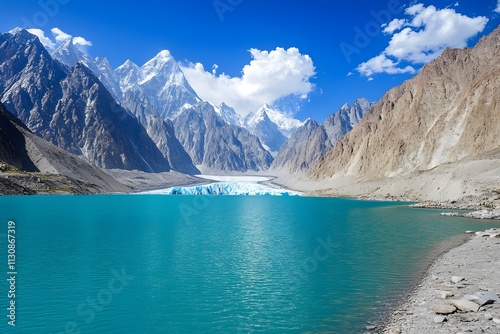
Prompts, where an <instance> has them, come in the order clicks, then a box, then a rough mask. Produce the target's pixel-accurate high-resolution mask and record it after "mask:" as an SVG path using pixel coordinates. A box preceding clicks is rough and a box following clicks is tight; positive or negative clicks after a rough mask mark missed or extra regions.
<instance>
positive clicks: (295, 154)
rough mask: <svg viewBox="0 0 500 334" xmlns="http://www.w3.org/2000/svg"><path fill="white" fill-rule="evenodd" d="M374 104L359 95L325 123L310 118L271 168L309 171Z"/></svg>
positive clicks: (288, 170)
mask: <svg viewBox="0 0 500 334" xmlns="http://www.w3.org/2000/svg"><path fill="white" fill-rule="evenodd" d="M372 105H373V103H371V102H369V101H368V100H367V99H365V98H360V99H358V100H356V101H355V102H354V104H353V105H352V106H350V105H349V104H347V103H346V104H345V105H344V106H342V108H340V110H339V111H337V112H336V113H334V114H332V115H330V116H329V117H328V118H327V119H326V120H325V122H324V123H323V124H319V123H317V122H316V121H314V120H311V119H309V120H307V121H306V123H305V125H303V126H302V127H300V128H299V129H298V130H297V131H296V132H295V133H294V134H293V135H292V136H291V137H290V139H289V140H288V141H287V142H286V143H285V144H284V145H283V146H282V147H281V149H280V151H279V152H278V154H277V155H276V157H275V159H274V161H273V164H272V165H271V169H272V170H274V171H281V172H285V173H292V174H293V173H297V172H304V171H306V170H307V169H309V167H310V166H312V165H313V164H314V163H316V162H318V161H319V160H320V159H321V158H323V157H324V156H325V154H326V153H327V152H328V151H329V150H330V149H331V148H332V147H333V145H335V143H336V142H337V141H338V140H339V139H340V138H342V137H343V136H344V135H345V134H346V133H348V132H349V131H351V130H352V128H353V127H354V126H356V125H357V124H358V123H359V122H360V121H361V119H362V118H363V115H364V114H365V112H366V111H368V109H369V108H370V107H371V106H372Z"/></svg>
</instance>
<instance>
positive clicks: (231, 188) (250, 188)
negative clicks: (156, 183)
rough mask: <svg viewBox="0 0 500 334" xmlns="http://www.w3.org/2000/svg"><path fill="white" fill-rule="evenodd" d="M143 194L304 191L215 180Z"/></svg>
mask: <svg viewBox="0 0 500 334" xmlns="http://www.w3.org/2000/svg"><path fill="white" fill-rule="evenodd" d="M142 194H155V195H232V196H301V195H302V193H300V192H297V191H292V190H288V189H284V188H273V187H270V186H266V185H263V184H259V183H252V182H215V183H210V184H204V185H199V186H191V187H171V188H167V189H160V190H153V191H148V192H144V193H142Z"/></svg>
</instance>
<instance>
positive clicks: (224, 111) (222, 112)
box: [210, 102, 243, 126]
mask: <svg viewBox="0 0 500 334" xmlns="http://www.w3.org/2000/svg"><path fill="white" fill-rule="evenodd" d="M210 104H211V105H212V107H213V108H214V110H215V112H216V113H217V115H218V116H219V117H220V118H222V120H223V121H224V122H226V123H227V124H229V125H237V126H241V125H242V124H243V118H242V117H241V116H240V115H239V114H238V113H236V111H235V110H234V108H232V107H230V106H228V105H227V104H225V103H224V102H222V103H221V105H220V106H216V105H215V104H213V103H210Z"/></svg>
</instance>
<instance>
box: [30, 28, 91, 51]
mask: <svg viewBox="0 0 500 334" xmlns="http://www.w3.org/2000/svg"><path fill="white" fill-rule="evenodd" d="M27 30H28V32H29V33H31V34H33V35H35V36H37V37H38V39H39V40H40V42H41V43H42V44H43V46H44V47H45V48H46V49H47V50H48V51H49V52H52V51H55V50H56V49H57V48H58V47H59V46H60V45H61V44H62V43H64V42H66V41H67V40H71V41H72V43H73V45H75V46H77V47H78V48H79V49H80V50H81V51H82V52H84V53H87V48H88V47H89V46H92V42H90V41H88V40H86V39H85V38H83V37H80V36H77V37H73V36H71V35H70V34H67V33H65V32H64V31H62V30H61V29H59V28H52V29H51V30H50V32H51V33H52V36H53V39H51V38H50V37H47V36H45V32H44V31H43V30H41V29H27Z"/></svg>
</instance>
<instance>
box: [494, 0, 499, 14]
mask: <svg viewBox="0 0 500 334" xmlns="http://www.w3.org/2000/svg"><path fill="white" fill-rule="evenodd" d="M495 13H498V14H500V0H498V3H497V8H495Z"/></svg>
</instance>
